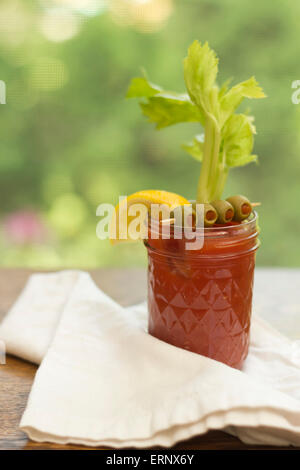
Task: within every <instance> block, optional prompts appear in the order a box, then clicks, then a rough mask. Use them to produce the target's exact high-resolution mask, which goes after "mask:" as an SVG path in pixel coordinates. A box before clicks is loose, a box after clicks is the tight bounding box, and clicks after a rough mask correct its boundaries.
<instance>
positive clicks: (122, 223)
mask: <svg viewBox="0 0 300 470" xmlns="http://www.w3.org/2000/svg"><path fill="white" fill-rule="evenodd" d="M152 204H159V205H160V206H161V207H162V208H163V206H165V207H166V208H168V209H169V210H170V211H171V210H174V209H175V208H176V207H178V206H183V205H185V204H190V203H189V201H188V200H187V199H186V198H185V197H183V196H180V195H179V194H176V193H170V192H168V191H161V190H156V189H148V190H144V191H138V192H136V193H133V194H131V195H130V196H127V197H126V198H124V199H122V200H121V202H120V203H119V204H118V205H117V206H116V207H115V210H114V213H113V216H112V219H111V221H110V227H109V238H110V242H111V243H112V244H113V245H114V244H116V243H119V242H128V241H136V240H138V239H142V238H144V236H143V230H145V229H146V227H142V225H143V224H142V223H141V222H142V220H145V219H146V217H147V213H148V212H149V210H150V208H151V205H152ZM134 205H135V207H134V208H133V206H134ZM133 209H134V210H133ZM132 224H136V225H135V227H132ZM137 225H140V231H137V232H135V235H133V230H132V229H133V228H136V226H137ZM130 227H131V228H130Z"/></svg>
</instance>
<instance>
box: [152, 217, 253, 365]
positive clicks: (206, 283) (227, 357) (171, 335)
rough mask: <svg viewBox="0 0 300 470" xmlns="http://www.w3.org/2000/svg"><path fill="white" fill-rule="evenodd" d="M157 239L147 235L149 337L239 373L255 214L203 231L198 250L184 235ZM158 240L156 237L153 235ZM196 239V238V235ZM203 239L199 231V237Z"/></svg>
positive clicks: (249, 298)
mask: <svg viewBox="0 0 300 470" xmlns="http://www.w3.org/2000/svg"><path fill="white" fill-rule="evenodd" d="M174 231H175V229H174V228H173V229H171V238H170V239H162V236H161V233H162V232H161V228H160V229H159V238H158V239H156V238H155V237H154V236H153V234H151V233H150V232H149V239H148V241H147V243H146V246H147V248H148V310H149V333H150V334H152V335H153V336H155V337H157V338H159V339H161V340H163V341H166V342H167V343H170V344H173V345H174V346H178V347H181V348H184V349H187V350H189V351H193V352H195V353H198V354H202V355H204V356H207V357H210V358H212V359H215V360H217V361H221V362H224V363H225V364H227V365H229V366H231V367H235V368H237V369H241V367H242V365H243V362H244V360H245V358H246V357H247V353H248V346H249V330H250V318H251V306H252V287H253V275H254V266H255V252H256V250H257V248H258V239H257V236H258V230H257V219H256V215H252V218H250V220H249V221H246V222H243V223H236V224H230V225H223V226H214V227H212V228H205V229H203V231H204V244H203V247H202V248H201V249H196V250H190V249H189V250H188V249H186V243H187V242H190V240H189V239H187V238H186V237H185V236H183V238H182V239H175V238H174V233H175V232H174ZM156 236H157V234H156ZM197 236H198V235H197ZM202 236H203V232H202Z"/></svg>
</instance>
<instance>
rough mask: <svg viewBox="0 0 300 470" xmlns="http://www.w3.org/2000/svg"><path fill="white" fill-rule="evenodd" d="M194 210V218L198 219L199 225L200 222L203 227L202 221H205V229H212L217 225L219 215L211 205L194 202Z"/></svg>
mask: <svg viewBox="0 0 300 470" xmlns="http://www.w3.org/2000/svg"><path fill="white" fill-rule="evenodd" d="M192 209H193V216H194V218H195V219H196V221H197V224H198V225H199V220H200V225H201V221H202V220H203V222H204V227H211V226H212V225H214V224H215V223H216V220H217V218H218V214H217V211H216V209H215V208H214V207H213V206H212V205H211V204H207V203H204V204H202V203H196V202H193V204H192ZM198 218H199V220H198Z"/></svg>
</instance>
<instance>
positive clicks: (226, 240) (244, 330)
mask: <svg viewBox="0 0 300 470" xmlns="http://www.w3.org/2000/svg"><path fill="white" fill-rule="evenodd" d="M218 67H219V62H218V58H217V55H216V53H215V51H214V50H213V49H211V48H210V47H209V45H208V43H207V42H205V43H204V44H203V43H200V42H199V41H197V40H196V41H194V42H193V43H192V44H191V45H190V47H189V48H188V53H187V56H186V57H185V59H184V61H183V72H184V81H185V85H186V93H177V92H172V91H170V90H169V89H163V88H162V87H161V86H159V85H156V84H155V83H153V82H152V81H150V80H148V78H147V77H146V76H145V75H144V76H141V77H135V78H133V79H132V80H131V83H130V85H129V88H128V91H127V97H128V98H137V99H138V100H139V104H140V107H141V110H142V112H143V114H144V115H145V116H146V117H147V118H148V120H149V121H150V122H152V123H154V124H155V125H156V128H157V129H163V128H165V127H168V126H173V125H177V124H180V123H188V122H193V123H195V122H197V123H198V124H199V131H198V132H197V134H196V135H194V136H192V137H191V140H190V141H189V142H186V143H184V144H183V145H182V148H183V149H184V150H185V151H186V152H187V153H188V154H190V155H191V156H192V157H193V158H194V159H195V160H196V161H197V162H199V163H201V170H200V174H199V179H198V183H197V188H195V202H191V201H189V200H188V199H187V198H186V197H185V196H182V195H180V194H177V193H174V192H168V191H165V190H162V189H144V190H141V191H137V192H135V193H133V194H131V195H129V196H127V197H125V198H122V199H121V200H120V202H119V204H118V205H117V206H116V207H115V210H114V213H113V216H112V222H111V226H110V239H111V242H112V243H113V244H115V243H117V242H121V241H126V240H128V241H129V240H138V239H145V236H146V240H145V245H146V246H147V249H148V307H149V332H150V334H152V335H153V336H155V337H157V338H159V339H161V340H164V341H166V342H168V343H170V344H173V345H175V346H178V347H181V348H184V349H187V350H189V351H193V352H195V353H199V354H203V355H205V356H207V357H210V358H213V359H216V360H218V361H221V362H223V363H225V364H228V365H229V366H232V367H236V368H241V367H242V364H243V361H244V359H245V358H246V356H247V352H248V346H249V328H250V316H251V302H252V286H253V272H254V265H255V252H256V250H257V248H258V239H257V236H258V231H257V217H256V214H255V212H253V208H254V207H256V206H258V205H260V203H259V202H250V200H249V199H248V198H247V197H246V196H244V195H243V194H235V195H230V194H229V195H228V196H226V197H224V190H225V186H226V181H227V177H228V174H229V172H230V171H231V169H234V168H237V167H241V166H245V165H247V164H249V163H251V162H256V161H257V159H258V157H257V155H256V154H255V153H252V152H253V145H254V135H255V134H256V129H255V126H254V118H253V116H251V115H249V114H248V112H241V110H240V109H239V107H240V105H241V103H242V102H243V100H244V99H246V98H247V99H261V98H265V94H264V92H263V90H262V88H261V87H260V86H259V84H258V82H257V81H256V79H255V77H253V76H252V77H250V78H249V79H247V80H244V81H242V82H240V83H237V84H235V85H233V86H231V85H229V83H230V80H229V81H226V82H225V83H223V85H221V86H220V85H219V83H218ZM173 163H174V162H173V160H172V163H170V164H172V165H173ZM189 175H190V176H189V177H191V174H189ZM182 177H184V175H182ZM187 177H188V176H187ZM153 183H154V187H155V185H156V183H155V181H154V182H153ZM190 183H191V184H192V181H186V187H189V185H190ZM168 184H171V185H172V186H175V187H176V181H169V182H168ZM151 185H152V181H151ZM241 190H242V188H241ZM242 192H243V191H242ZM199 205H200V209H201V211H200V212H201V213H199V214H200V218H199V217H198V215H199V214H198V209H199V207H198V206H199ZM141 206H142V207H141ZM157 206H163V207H164V210H162V213H161V214H160V213H159V211H157ZM184 208H187V209H188V212H187V217H185V216H184V217H182V213H184ZM165 209H167V210H165ZM138 213H140V217H136V219H135V220H134V217H135V216H136V214H138ZM179 216H181V217H179ZM148 218H150V222H151V223H150V226H149V224H148V225H147V224H145V223H144V222H145V220H146V219H147V220H148ZM201 220H202V222H203V223H202V222H201V223H198V222H200V221H201ZM143 223H144V225H143ZM155 224H156V228H155ZM142 226H143V227H144V228H145V229H146V230H142V229H141V230H140V232H139V230H138V227H142ZM153 226H154V227H153ZM150 227H151V228H150ZM153 228H154V231H153ZM167 228H168V229H170V236H169V237H165V236H163V235H165V230H166V229H167ZM147 229H148V231H147ZM180 231H181V232H183V233H182V236H181V237H180V236H179V237H178V236H177V235H178V232H180ZM191 232H194V235H195V237H196V240H195V241H199V242H201V240H202V241H203V245H202V246H201V243H199V244H197V246H196V245H195V246H193V247H191V243H192V242H191V237H190V235H191ZM144 235H145V236H144ZM157 235H158V236H157Z"/></svg>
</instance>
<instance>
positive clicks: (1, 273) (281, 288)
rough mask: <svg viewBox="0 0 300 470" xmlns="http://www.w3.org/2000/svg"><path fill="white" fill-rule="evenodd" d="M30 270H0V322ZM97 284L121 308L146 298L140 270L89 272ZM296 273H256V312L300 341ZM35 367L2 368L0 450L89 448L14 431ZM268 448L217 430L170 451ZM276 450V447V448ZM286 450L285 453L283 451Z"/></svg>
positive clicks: (9, 363)
mask: <svg viewBox="0 0 300 470" xmlns="http://www.w3.org/2000/svg"><path fill="white" fill-rule="evenodd" d="M31 273H32V271H30V270H25V269H0V321H1V318H2V317H3V316H4V315H5V314H6V312H7V311H8V309H9V307H10V306H11V305H12V304H13V302H14V301H15V299H16V298H17V296H18V294H19V293H20V292H21V290H22V288H23V286H24V285H25V283H26V280H27V279H28V277H29V275H30V274H31ZM91 274H92V276H93V278H94V280H95V281H96V283H97V284H98V285H99V286H100V287H101V288H102V289H103V290H104V291H105V292H106V293H107V294H109V295H110V296H111V297H113V298H114V299H115V300H117V301H118V302H119V303H121V304H122V305H124V306H127V305H132V304H134V303H138V302H141V301H142V300H144V299H145V297H146V273H145V270H143V269H100V270H97V271H92V272H91ZM299 290H300V270H285V269H277V270H276V269H272V270H271V269H258V270H257V272H256V284H255V295H254V308H255V311H256V312H257V313H259V314H260V315H261V316H263V317H264V318H265V319H267V320H268V321H269V322H270V323H271V324H273V325H274V326H275V327H276V328H277V329H279V330H280V331H281V332H282V333H284V334H286V335H288V336H290V337H292V338H295V339H299V338H300V315H299V314H300V300H298V296H299V294H298V292H299ZM36 370H37V367H36V366H35V365H33V364H30V363H29V362H26V361H23V360H20V359H17V358H15V357H11V356H8V357H7V359H6V364H3V365H1V364H0V450H8V449H31V450H32V449H70V450H72V449H73V450H75V449H87V447H83V446H75V445H74V446H73V445H66V446H63V445H57V444H45V443H36V442H33V441H30V440H28V438H27V436H26V435H25V434H24V433H23V432H21V431H20V430H19V429H18V425H19V422H20V418H21V416H22V413H23V411H24V408H25V406H26V402H27V397H28V394H29V392H30V389H31V385H32V382H33V379H34V375H35V373H36ZM255 448H259V449H262V448H263V449H270V447H261V446H260V447H256V446H246V445H245V444H243V443H241V442H240V441H239V440H238V439H237V438H235V437H232V436H230V435H228V434H226V433H224V432H221V431H218V432H217V431H216V432H215V431H214V432H209V433H207V434H205V435H202V436H198V437H195V438H193V439H190V440H188V441H185V442H181V443H179V444H177V445H176V446H175V447H174V449H214V450H219V449H255ZM277 449H278V447H277ZM285 449H286V448H285ZM288 449H292V448H288Z"/></svg>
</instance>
